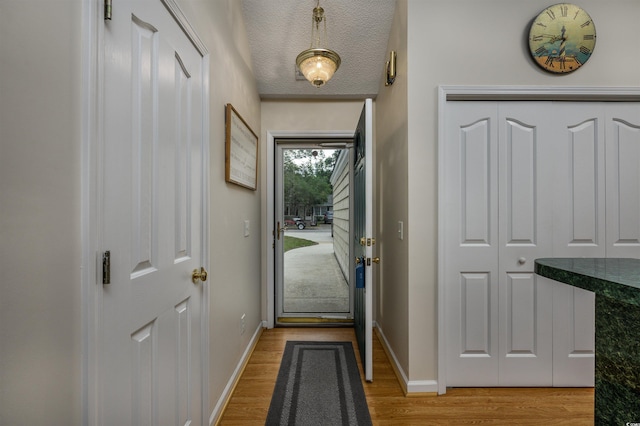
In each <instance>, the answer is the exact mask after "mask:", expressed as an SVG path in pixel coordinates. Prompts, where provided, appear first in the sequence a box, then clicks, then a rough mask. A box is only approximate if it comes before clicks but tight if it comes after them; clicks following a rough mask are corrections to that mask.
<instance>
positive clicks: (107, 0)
mask: <svg viewBox="0 0 640 426" xmlns="http://www.w3.org/2000/svg"><path fill="white" fill-rule="evenodd" d="M111 7H112V6H111V0H104V20H105V21H110V20H111Z"/></svg>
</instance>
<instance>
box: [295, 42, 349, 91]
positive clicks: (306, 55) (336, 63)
mask: <svg viewBox="0 0 640 426" xmlns="http://www.w3.org/2000/svg"><path fill="white" fill-rule="evenodd" d="M296 65H298V68H300V71H301V72H302V74H303V75H304V77H305V78H306V79H307V80H309V81H310V82H311V84H313V85H314V86H316V87H320V86H323V85H324V84H325V83H326V82H327V81H329V80H330V79H331V77H333V73H335V72H336V70H337V69H338V68H339V67H340V56H339V55H338V54H337V53H336V52H334V51H333V50H329V49H307V50H305V51H303V52H301V53H300V54H299V55H298V57H297V58H296Z"/></svg>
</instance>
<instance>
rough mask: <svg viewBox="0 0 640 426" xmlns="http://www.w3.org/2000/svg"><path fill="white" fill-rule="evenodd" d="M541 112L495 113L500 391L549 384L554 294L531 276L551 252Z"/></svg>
mask: <svg viewBox="0 0 640 426" xmlns="http://www.w3.org/2000/svg"><path fill="white" fill-rule="evenodd" d="M539 104H540V103H539ZM539 104H531V103H526V102H524V103H523V102H501V103H499V105H498V123H499V124H498V155H499V162H498V169H499V170H498V182H499V183H498V186H497V190H498V191H499V212H498V217H499V218H500V221H499V242H500V249H499V252H498V268H499V274H500V275H499V293H500V299H499V300H500V304H499V311H500V319H499V323H500V326H499V333H500V334H499V338H498V339H499V341H500V361H499V385H500V386H519V385H526V384H528V385H537V386H546V385H551V382H552V369H551V368H549V366H550V365H551V363H552V350H553V347H552V340H551V336H552V329H551V327H552V322H551V320H552V315H551V314H552V309H551V308H552V288H551V286H550V285H548V283H546V282H544V281H541V280H539V279H538V277H537V276H536V274H535V273H534V271H533V268H534V261H535V259H536V258H539V257H545V256H549V255H550V254H551V249H552V241H551V226H552V216H551V212H552V209H553V205H552V198H551V193H550V192H549V188H551V187H553V177H552V173H550V172H551V170H552V168H551V167H550V165H549V163H548V160H549V158H552V151H551V136H550V132H549V130H548V128H547V127H548V123H549V121H550V119H551V116H550V113H549V111H550V108H549V106H550V103H543V105H539ZM495 189H496V187H494V190H495Z"/></svg>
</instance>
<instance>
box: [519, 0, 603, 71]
mask: <svg viewBox="0 0 640 426" xmlns="http://www.w3.org/2000/svg"><path fill="white" fill-rule="evenodd" d="M595 46H596V27H595V24H594V23H593V20H592V19H591V17H590V16H589V14H588V13H587V12H586V11H585V10H584V9H582V8H581V7H579V6H576V5H575V4H570V3H560V4H554V5H553V6H549V7H548V8H546V9H545V10H543V11H542V12H540V14H539V15H538V16H536V18H535V19H534V20H533V23H532V24H531V29H530V30H529V49H530V50H531V56H532V57H533V59H534V61H535V62H536V63H537V64H538V65H540V66H541V67H542V69H544V70H546V71H549V72H553V73H559V74H562V73H570V72H573V71H575V70H577V69H578V68H580V67H581V66H582V65H584V63H585V62H587V61H588V60H589V58H590V57H591V54H592V53H593V49H594V48H595Z"/></svg>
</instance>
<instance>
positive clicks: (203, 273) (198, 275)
mask: <svg viewBox="0 0 640 426" xmlns="http://www.w3.org/2000/svg"><path fill="white" fill-rule="evenodd" d="M207 275H208V274H207V270H206V269H204V266H203V267H201V268H200V270H199V271H198V270H197V269H194V270H193V272H192V273H191V281H192V282H193V283H194V284H197V281H198V280H200V281H206V280H207Z"/></svg>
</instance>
